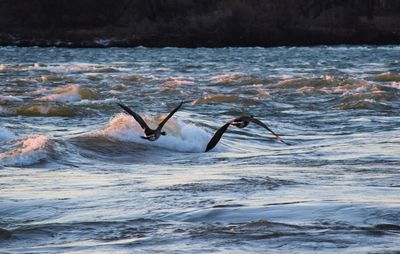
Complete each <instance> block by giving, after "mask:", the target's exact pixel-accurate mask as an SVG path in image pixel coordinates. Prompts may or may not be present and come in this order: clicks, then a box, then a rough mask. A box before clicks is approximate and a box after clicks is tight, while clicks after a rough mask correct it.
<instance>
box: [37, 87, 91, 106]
mask: <svg viewBox="0 0 400 254" xmlns="http://www.w3.org/2000/svg"><path fill="white" fill-rule="evenodd" d="M40 92H44V93H48V94H49V95H47V96H44V97H41V98H38V99H36V100H38V101H57V102H73V101H80V100H82V99H98V98H99V95H98V93H97V92H96V91H94V90H92V89H89V88H84V87H80V86H79V85H73V84H69V85H67V86H64V87H60V88H56V89H53V90H50V91H48V92H46V91H40Z"/></svg>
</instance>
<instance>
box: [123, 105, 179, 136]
mask: <svg viewBox="0 0 400 254" xmlns="http://www.w3.org/2000/svg"><path fill="white" fill-rule="evenodd" d="M183 103H185V102H184V101H182V102H181V103H180V104H179V105H178V106H177V107H176V108H174V110H172V111H171V112H170V113H169V114H168V116H167V117H166V118H164V120H162V122H161V123H160V124H159V125H158V127H157V128H156V129H151V128H150V127H149V126H148V125H147V123H146V122H145V121H144V120H143V118H142V117H141V116H140V115H138V114H137V113H135V112H133V111H132V110H131V109H130V108H128V107H127V106H125V105H124V104H122V103H118V102H117V104H118V105H119V106H120V107H121V108H123V109H124V110H125V111H126V112H127V113H128V114H130V115H131V116H133V118H135V120H136V121H137V122H138V123H139V125H140V126H141V127H142V129H143V130H144V134H145V135H144V136H142V137H141V138H143V139H147V140H149V141H155V140H157V139H158V138H159V137H160V136H161V135H163V136H165V135H167V133H166V132H165V131H161V130H162V128H163V127H164V125H165V123H166V122H167V121H168V120H169V119H170V118H171V117H172V116H173V115H174V114H175V112H176V111H178V110H179V108H180V107H181V106H182V105H183Z"/></svg>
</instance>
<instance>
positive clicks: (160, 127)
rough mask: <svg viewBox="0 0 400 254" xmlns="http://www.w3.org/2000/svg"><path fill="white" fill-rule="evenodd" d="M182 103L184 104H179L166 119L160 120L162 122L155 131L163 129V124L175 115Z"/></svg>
mask: <svg viewBox="0 0 400 254" xmlns="http://www.w3.org/2000/svg"><path fill="white" fill-rule="evenodd" d="M183 103H185V102H184V101H182V102H181V103H179V105H178V106H177V107H176V108H174V110H172V111H171V112H170V113H169V114H168V116H167V117H166V118H164V120H162V122H161V123H160V124H159V125H158V127H157V130H161V129H162V127H164V124H165V123H166V122H167V121H168V120H169V119H170V118H171V117H172V116H173V115H174V114H175V112H176V111H178V110H179V109H180V107H182V105H183Z"/></svg>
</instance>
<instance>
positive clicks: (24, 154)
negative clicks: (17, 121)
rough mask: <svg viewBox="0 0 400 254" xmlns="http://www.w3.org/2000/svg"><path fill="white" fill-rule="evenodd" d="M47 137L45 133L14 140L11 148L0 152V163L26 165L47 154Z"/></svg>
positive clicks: (38, 160) (45, 156)
mask: <svg viewBox="0 0 400 254" xmlns="http://www.w3.org/2000/svg"><path fill="white" fill-rule="evenodd" d="M48 148H49V139H48V137H47V136H46V135H30V136H28V137H26V138H24V139H21V140H18V141H16V142H15V143H14V144H12V145H11V149H10V150H8V151H6V152H3V153H0V165H4V166H28V165H32V164H35V163H38V162H40V161H42V160H44V159H46V158H47V156H48V152H49V151H48Z"/></svg>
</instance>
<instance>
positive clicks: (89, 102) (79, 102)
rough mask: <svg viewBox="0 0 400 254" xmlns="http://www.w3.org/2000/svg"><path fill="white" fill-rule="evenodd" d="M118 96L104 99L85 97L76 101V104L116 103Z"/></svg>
mask: <svg viewBox="0 0 400 254" xmlns="http://www.w3.org/2000/svg"><path fill="white" fill-rule="evenodd" d="M117 101H118V100H117V98H115V97H113V98H109V99H104V100H88V99H84V100H81V101H77V102H74V103H73V104H74V105H97V104H114V103H115V102H117Z"/></svg>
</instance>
